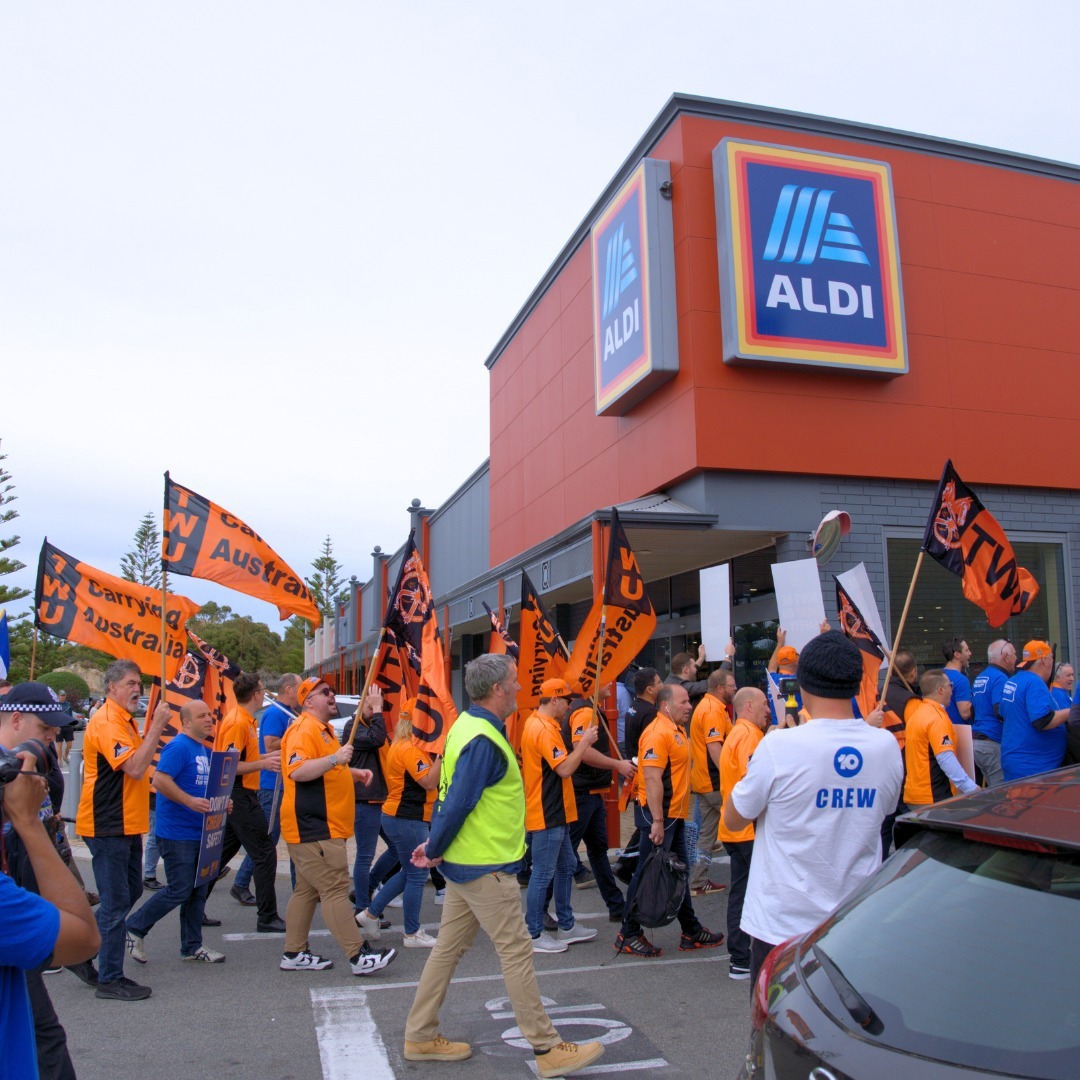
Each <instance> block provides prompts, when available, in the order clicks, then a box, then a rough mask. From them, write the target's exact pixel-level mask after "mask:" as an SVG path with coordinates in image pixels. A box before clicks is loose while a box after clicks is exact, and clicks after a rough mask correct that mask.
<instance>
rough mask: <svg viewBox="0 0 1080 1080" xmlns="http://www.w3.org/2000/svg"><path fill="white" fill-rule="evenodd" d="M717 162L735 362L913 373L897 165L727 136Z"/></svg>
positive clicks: (725, 299) (724, 296)
mask: <svg viewBox="0 0 1080 1080" xmlns="http://www.w3.org/2000/svg"><path fill="white" fill-rule="evenodd" d="M713 170H714V174H715V184H716V216H717V235H718V246H719V255H720V275H721V302H722V316H723V334H724V359H725V361H728V362H732V363H740V362H750V363H753V362H759V361H760V362H773V363H782V364H811V365H819V366H824V367H832V368H839V369H847V370H854V371H865V372H872V373H876V374H880V375H902V374H903V373H904V372H906V371H907V368H908V365H907V337H906V333H905V330H904V311H903V294H902V289H901V284H900V259H899V251H898V248H897V241H896V214H895V210H894V207H893V195H892V178H891V175H890V172H889V166H888V165H887V164H885V163H884V162H880V161H867V160H864V159H862V158H849V157H841V156H839V155H835V154H819V153H813V152H811V151H807V150H793V149H789V148H787V147H782V146H773V145H770V144H766V143H754V142H743V141H740V140H736V139H724V140H722V141H721V143H720V144H719V146H717V147H716V149H715V150H714V151H713Z"/></svg>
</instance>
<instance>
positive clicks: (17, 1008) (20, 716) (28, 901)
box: [0, 683, 101, 1077]
mask: <svg viewBox="0 0 1080 1080" xmlns="http://www.w3.org/2000/svg"><path fill="white" fill-rule="evenodd" d="M56 705H57V702H56V699H55V697H54V696H53V695H52V692H51V691H50V690H49V689H48V687H46V686H44V685H43V684H41V683H23V684H21V685H20V686H16V687H13V688H12V689H11V691H10V692H9V693H8V694H6V695H4V696H3V697H2V698H0V814H2V816H3V822H4V824H3V831H4V840H5V847H6V846H7V842H8V839H9V838H10V837H11V836H12V835H13V836H14V837H17V839H18V841H19V844H20V845H21V851H22V854H23V856H24V857H25V861H26V864H27V866H28V870H29V873H30V876H32V878H33V881H34V884H35V888H36V889H37V893H34V892H32V891H31V890H30V889H27V888H23V887H20V885H18V884H16V882H15V881H14V879H13V878H11V877H9V876H8V874H6V873H4V874H0V1002H3V1008H0V1047H2V1048H3V1051H2V1052H3V1055H4V1067H5V1070H10V1072H7V1073H6V1074H7V1075H11V1076H19V1077H24V1076H25V1077H36V1076H38V1075H43V1076H58V1077H67V1076H70V1077H74V1075H75V1072H74V1069H73V1068H72V1065H71V1059H70V1057H69V1056H68V1052H67V1039H66V1035H65V1034H64V1029H63V1027H61V1026H60V1022H59V1021H58V1020H57V1019H56V1013H55V1012H54V1011H53V1009H52V1003H51V1002H50V1001H49V997H48V994H47V992H46V991H45V988H44V985H42V984H41V975H40V972H41V970H42V969H43V968H44V967H47V966H51V965H75V964H82V963H84V962H86V961H88V960H89V959H90V958H91V957H92V956H93V955H94V954H95V953H96V952H97V950H98V946H99V944H100V941H101V939H100V936H99V934H98V929H97V924H96V923H95V921H94V914H93V912H92V911H91V910H90V905H89V903H88V902H87V899H86V894H85V893H84V892H83V890H82V888H81V887H80V886H79V883H78V882H77V881H76V880H75V877H74V875H73V874H72V873H71V871H70V870H68V868H67V867H66V866H65V865H64V863H63V860H62V859H61V858H60V855H59V853H58V852H57V850H56V846H55V844H54V842H53V840H52V838H51V837H50V836H49V834H48V832H47V831H46V828H45V818H51V817H52V807H51V803H50V802H49V799H48V793H47V787H46V781H45V775H44V774H45V772H46V770H47V769H48V764H49V763H48V755H47V751H46V749H45V743H44V741H43V739H42V737H44V739H52V738H53V737H54V734H53V732H52V731H50V730H48V729H49V728H50V727H51V725H50V723H49V719H52V718H59V715H60V710H59V709H58V708H55V707H54V706H56ZM43 713H44V714H45V717H44V718H43V715H42V714H43ZM49 714H53V716H51V717H50V715H49ZM35 739H37V740H38V741H36V742H35V741H33V740H35ZM43 813H44V816H43ZM31 981H33V982H34V985H35V988H36V989H35V992H34V993H33V995H31V990H30V983H31ZM49 1017H51V1023H48V1024H46V1025H45V1026H44V1027H43V1026H42V1022H44V1021H46V1020H48V1018H49ZM43 1035H44V1036H45V1037H44V1038H43V1037H42V1036H43ZM39 1064H40V1073H39Z"/></svg>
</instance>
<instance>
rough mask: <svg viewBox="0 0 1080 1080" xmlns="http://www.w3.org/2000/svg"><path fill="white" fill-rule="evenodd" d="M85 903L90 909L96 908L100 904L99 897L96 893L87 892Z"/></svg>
mask: <svg viewBox="0 0 1080 1080" xmlns="http://www.w3.org/2000/svg"><path fill="white" fill-rule="evenodd" d="M86 902H87V903H88V904H89V905H90V906H91V907H97V906H98V904H100V903H101V897H100V896H98V894H97V893H96V892H89V891H87V893H86Z"/></svg>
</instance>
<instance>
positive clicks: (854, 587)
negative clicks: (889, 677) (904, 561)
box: [836, 563, 892, 652]
mask: <svg viewBox="0 0 1080 1080" xmlns="http://www.w3.org/2000/svg"><path fill="white" fill-rule="evenodd" d="M836 577H837V580H838V581H839V582H840V584H841V585H843V586H844V588H845V589H846V590H847V594H848V596H850V597H851V599H852V600H854V601H855V606H856V607H857V608H858V609H859V611H860V612H861V613H862V617H863V618H864V619H865V620H866V621H867V623H868V625H869V626H870V629H871V630H873V631H874V633H875V634H877V636H878V639H879V640H880V641H881V642H882V644H883V645H884V646H885V648H886V649H888V650H889V651H890V652H891V651H892V639H891V638H890V637H889V636H888V635H887V634H886V633H885V624H884V623H883V622H882V621H881V613H880V611H879V610H878V606H877V600H875V599H874V590H873V589H872V588H870V578H869V577H868V576H867V573H866V563H859V564H858V566H853V567H852V568H851V569H850V570H845V571H844V572H843V573H842V574H837V575H836Z"/></svg>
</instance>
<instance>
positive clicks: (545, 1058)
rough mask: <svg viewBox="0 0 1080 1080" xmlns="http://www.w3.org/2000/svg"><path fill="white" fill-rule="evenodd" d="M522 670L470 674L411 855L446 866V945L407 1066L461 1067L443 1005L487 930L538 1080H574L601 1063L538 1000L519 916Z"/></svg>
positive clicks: (594, 1049) (430, 980)
mask: <svg viewBox="0 0 1080 1080" xmlns="http://www.w3.org/2000/svg"><path fill="white" fill-rule="evenodd" d="M519 689H520V687H519V685H518V681H517V665H516V664H515V663H514V661H513V659H512V658H511V657H509V656H507V655H505V654H504V655H496V654H492V653H488V654H486V655H484V656H480V657H477V658H476V659H475V660H473V661H472V662H471V663H470V664H468V665H467V666H466V668H465V690H466V692H467V693H468V695H469V698H470V700H471V704H470V705H469V708H468V711H466V712H463V713H461V714H459V716H458V718H457V720H456V721H455V722H454V725H453V727H451V728H450V732H449V734H448V735H447V737H446V746H445V749H444V752H443V765H442V774H441V776H440V778H439V800H438V802H437V803H436V806H435V811H434V813H433V814H432V819H431V835H430V836H429V838H428V839H427V840H426V841H425V842H424V843H423V844H421V845H420V846H419V847H417V849H416V850H415V851H414V852H413V857H412V861H413V863H414V865H416V866H424V867H432V866H437V865H438V864H440V863H441V864H442V871H443V874H444V875H445V876H446V900H445V902H444V904H443V910H442V923H441V925H440V927H439V937H438V940H437V941H436V943H435V948H434V949H432V951H431V954H430V956H429V957H428V960H427V963H426V964H425V965H424V971H423V974H422V975H421V976H420V982H419V984H418V985H417V988H416V997H415V998H414V1000H413V1004H412V1009H411V1010H410V1011H409V1018H408V1020H407V1021H406V1022H405V1059H406V1060H407V1061H463V1060H464V1059H465V1058H468V1057H472V1047H471V1046H470V1045H469V1044H468V1043H465V1042H451V1041H450V1040H449V1039H447V1038H445V1037H444V1036H443V1035H441V1034H440V1033H439V1007H440V1006H441V1005H442V1002H443V999H444V998H445V997H446V992H447V990H448V989H449V987H450V981H451V979H452V978H453V976H454V971H455V970H456V969H457V965H458V962H459V961H460V960H461V958H462V957H463V956H464V955H465V953H466V952H468V950H469V948H470V947H471V946H472V943H473V941H474V940H475V939H476V931H477V930H478V929H483V931H484V933H485V934H487V936H488V937H489V938H491V943H492V944H493V945H494V946H495V951H496V953H497V954H498V956H499V962H500V963H501V965H502V972H503V980H504V981H505V983H506V992H507V995H508V996H509V998H510V1004H511V1006H512V1007H513V1010H514V1016H515V1017H516V1019H517V1022H518V1028H519V1029H520V1031H521V1034H522V1036H523V1037H524V1038H525V1039H526V1040H527V1041H528V1042H529V1044H530V1045H531V1046H532V1048H533V1053H534V1054H535V1055H536V1070H537V1073H538V1074H539V1075H540V1076H542V1077H543V1076H566V1075H568V1074H569V1073H572V1072H576V1071H577V1070H579V1069H583V1068H585V1066H587V1065H589V1064H591V1063H592V1062H593V1061H595V1060H596V1059H597V1058H598V1057H599V1056H600V1055H601V1054H602V1053H603V1052H604V1048H603V1046H602V1045H601V1044H600V1043H598V1042H591V1043H584V1044H582V1045H581V1046H579V1045H578V1044H576V1043H572V1042H563V1041H562V1040H561V1039H560V1037H559V1033H558V1032H557V1031H556V1030H555V1028H554V1026H553V1025H552V1023H551V1020H550V1018H549V1017H548V1015H547V1012H546V1011H545V1009H544V1006H543V1003H542V1001H541V999H540V988H539V986H538V985H537V982H536V969H535V968H534V966H533V941H532V938H531V937H530V936H529V931H528V930H527V929H526V927H525V920H524V918H523V917H522V914H521V899H520V893H519V890H518V884H517V876H516V875H517V871H518V868H519V866H520V863H521V858H522V856H523V855H524V854H525V790H524V786H523V784H522V780H521V773H520V771H519V770H518V767H517V761H516V759H515V757H514V751H513V749H512V748H511V746H510V744H509V743H508V742H507V741H506V728H505V723H504V722H505V720H506V717H507V716H509V715H510V713H512V712H513V711H514V709H515V708H516V707H517V693H518V690H519Z"/></svg>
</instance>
